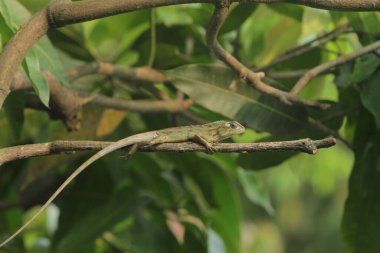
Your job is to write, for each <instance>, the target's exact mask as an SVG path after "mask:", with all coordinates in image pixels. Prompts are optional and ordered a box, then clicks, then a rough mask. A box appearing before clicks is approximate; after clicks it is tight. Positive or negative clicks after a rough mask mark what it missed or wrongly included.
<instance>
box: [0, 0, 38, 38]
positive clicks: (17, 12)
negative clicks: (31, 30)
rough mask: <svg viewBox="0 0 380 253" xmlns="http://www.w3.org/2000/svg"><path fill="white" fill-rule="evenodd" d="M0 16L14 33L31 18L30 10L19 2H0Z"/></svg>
mask: <svg viewBox="0 0 380 253" xmlns="http://www.w3.org/2000/svg"><path fill="white" fill-rule="evenodd" d="M0 14H1V15H2V16H3V18H4V20H5V22H6V23H7V25H8V27H9V28H10V29H11V30H12V31H13V32H15V31H17V29H18V28H19V26H20V25H22V24H23V23H24V22H25V21H26V20H28V19H29V18H30V17H31V15H30V13H29V12H28V10H27V9H25V8H24V6H22V5H21V4H20V3H19V2H18V1H17V0H12V1H10V0H0Z"/></svg>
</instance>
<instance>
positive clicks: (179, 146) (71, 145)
mask: <svg viewBox="0 0 380 253" xmlns="http://www.w3.org/2000/svg"><path fill="white" fill-rule="evenodd" d="M112 143H113V142H104V141H53V142H47V143H40V144H27V145H20V146H14V147H8V148H2V149H0V165H3V164H5V163H8V162H11V161H15V160H20V159H25V158H29V157H36V156H46V155H53V154H62V153H66V154H67V153H75V152H77V151H99V150H101V149H103V148H105V147H107V146H108V145H110V144H112ZM335 144H336V140H335V138H332V137H329V138H325V139H322V140H311V139H308V138H307V139H301V140H294V141H281V142H262V143H216V144H214V148H215V151H216V152H218V153H232V152H239V153H251V152H268V151H298V152H304V153H308V154H312V155H314V154H316V153H317V150H318V149H320V148H328V147H331V146H334V145H335ZM139 151H141V152H207V150H206V148H205V147H204V146H201V145H199V144H196V143H193V142H183V143H163V144H159V145H155V146H150V147H141V148H139Z"/></svg>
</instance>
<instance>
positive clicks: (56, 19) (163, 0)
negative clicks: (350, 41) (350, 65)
mask: <svg viewBox="0 0 380 253" xmlns="http://www.w3.org/2000/svg"><path fill="white" fill-rule="evenodd" d="M218 2H220V0H154V1H149V0H107V1H104V0H84V1H79V2H71V1H67V3H62V4H60V5H57V6H54V8H51V10H50V12H49V14H50V19H51V20H52V21H53V23H54V26H55V27H61V26H65V25H69V24H74V23H79V22H84V21H88V20H93V19H98V18H103V17H107V16H112V15H116V14H119V13H125V12H130V11H134V10H140V9H146V8H154V7H159V6H166V5H175V4H187V3H214V4H216V3H218ZM231 2H240V3H266V4H272V3H291V4H300V5H306V6H310V7H314V8H321V9H334V10H350V11H379V10H380V0H371V1H357V0H340V1H336V0H233V1H231ZM84 10H85V11H84Z"/></svg>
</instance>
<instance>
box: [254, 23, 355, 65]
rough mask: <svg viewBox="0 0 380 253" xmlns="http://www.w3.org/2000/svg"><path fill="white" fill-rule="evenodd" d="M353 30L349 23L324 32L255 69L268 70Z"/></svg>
mask: <svg viewBox="0 0 380 253" xmlns="http://www.w3.org/2000/svg"><path fill="white" fill-rule="evenodd" d="M351 31H353V30H352V28H351V27H348V26H347V25H342V26H339V27H337V28H336V29H334V30H333V31H331V32H328V33H326V34H323V35H321V36H319V37H317V38H315V39H313V40H311V41H309V42H307V43H305V44H303V45H301V46H298V47H296V48H293V49H291V50H288V51H286V52H285V53H283V54H282V55H280V56H278V57H276V59H274V60H273V61H271V62H270V63H268V64H266V65H264V66H262V67H259V68H257V69H255V71H264V70H267V69H269V68H271V67H273V66H274V65H278V64H280V63H283V62H285V61H288V60H290V59H293V58H295V57H297V56H300V55H302V54H305V53H307V52H310V51H312V50H314V49H316V48H319V47H321V46H323V45H325V44H326V43H327V42H329V41H331V40H333V39H334V38H336V37H338V36H339V35H341V34H342V33H347V32H351Z"/></svg>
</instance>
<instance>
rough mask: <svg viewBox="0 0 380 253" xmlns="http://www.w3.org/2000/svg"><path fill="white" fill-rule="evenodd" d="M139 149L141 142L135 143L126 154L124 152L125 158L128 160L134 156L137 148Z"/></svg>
mask: <svg viewBox="0 0 380 253" xmlns="http://www.w3.org/2000/svg"><path fill="white" fill-rule="evenodd" d="M138 149H139V144H137V143H136V144H133V145H132V146H131V147H130V148H129V149H128V151H127V152H126V154H123V155H122V157H123V158H124V159H125V160H128V159H129V158H130V157H131V156H133V155H134V154H135V153H136V152H137V150H138Z"/></svg>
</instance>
